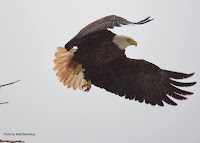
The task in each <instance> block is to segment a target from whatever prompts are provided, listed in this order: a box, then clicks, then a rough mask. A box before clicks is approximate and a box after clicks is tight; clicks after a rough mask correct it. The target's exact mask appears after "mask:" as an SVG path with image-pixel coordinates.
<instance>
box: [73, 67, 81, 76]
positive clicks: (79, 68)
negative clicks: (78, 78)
mask: <svg viewBox="0 0 200 143" xmlns="http://www.w3.org/2000/svg"><path fill="white" fill-rule="evenodd" d="M81 71H82V65H78V66H77V67H76V68H75V70H74V74H76V75H78V74H79V73H80V72H81Z"/></svg>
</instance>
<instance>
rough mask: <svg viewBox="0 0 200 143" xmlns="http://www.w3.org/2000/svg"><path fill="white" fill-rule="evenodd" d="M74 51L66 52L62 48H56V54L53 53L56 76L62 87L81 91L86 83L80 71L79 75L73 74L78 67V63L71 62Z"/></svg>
mask: <svg viewBox="0 0 200 143" xmlns="http://www.w3.org/2000/svg"><path fill="white" fill-rule="evenodd" d="M74 52H76V49H71V50H70V51H67V50H66V49H65V48H63V47H58V48H57V52H56V53H55V59H54V63H55V67H54V70H55V71H56V76H57V77H58V78H59V81H60V82H62V83H63V85H64V86H67V87H68V88H73V89H74V90H76V89H80V90H82V89H83V85H84V84H86V83H87V81H86V80H85V79H84V74H83V71H84V69H81V70H80V72H79V74H75V73H74V71H75V69H76V68H77V67H78V66H79V64H78V63H76V62H74V61H72V57H73V56H74Z"/></svg>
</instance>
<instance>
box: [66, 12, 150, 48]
mask: <svg viewBox="0 0 200 143" xmlns="http://www.w3.org/2000/svg"><path fill="white" fill-rule="evenodd" d="M152 20H153V19H150V17H147V18H145V19H144V20H141V21H139V22H131V21H128V20H126V19H124V18H122V17H119V16H116V15H109V16H106V17H103V18H101V19H99V20H96V21H94V22H92V23H90V24H89V25H87V26H86V27H84V28H83V29H82V30H81V31H80V32H79V33H78V34H77V35H76V36H74V37H73V38H72V39H71V40H70V41H69V42H68V43H67V44H66V45H65V48H66V49H67V50H70V49H71V48H73V46H74V45H75V43H76V42H77V41H76V40H78V39H80V38H83V37H84V36H86V35H87V34H90V33H94V32H97V31H100V30H106V29H108V28H114V27H115V26H117V27H120V26H121V25H129V24H131V25H140V24H145V23H147V22H149V21H152Z"/></svg>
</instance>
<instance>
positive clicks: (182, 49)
mask: <svg viewBox="0 0 200 143" xmlns="http://www.w3.org/2000/svg"><path fill="white" fill-rule="evenodd" d="M199 6H200V1H197V0H190V1H189V0H187V1H186V0H174V1H165V2H164V1H160V0H151V1H149V0H137V1H136V0H120V1H117V0H112V1H108V0H99V1H94V0H91V1H89V0H73V1H68V0H56V1H55V0H54V1H53V0H34V1H33V0H32V1H30V0H1V1H0V71H1V74H0V84H5V83H8V82H12V81H15V80H21V81H20V82H18V83H16V84H14V85H11V86H7V87H3V88H1V89H0V102H7V101H8V102H9V104H6V105H0V139H10V140H11V139H12V140H25V141H26V143H55V142H65V143H67V142H69V143H133V142H135V143H147V142H149V143H160V142H162V143H177V142H178V143H188V142H191V143H198V142H200V136H199V133H200V123H199V121H200V112H199V110H200V104H199V102H200V88H199V87H200V86H199V83H197V84H196V85H195V86H194V87H191V88H187V90H189V91H192V92H194V95H192V96H190V97H189V98H188V100H186V101H177V100H175V101H176V102H177V103H178V106H176V107H173V106H169V105H166V104H165V107H158V106H151V105H146V104H144V103H138V102H136V101H129V100H126V99H124V98H122V97H119V96H116V95H115V94H112V93H109V92H106V91H105V90H104V89H100V88H98V87H95V86H92V89H91V90H90V92H89V93H86V92H83V91H78V90H77V91H74V90H72V89H67V88H66V87H64V86H63V85H62V84H61V83H59V81H58V78H57V77H56V73H55V72H54V71H53V67H54V63H53V60H54V53H55V52H56V48H57V47H58V46H64V45H65V43H66V42H68V41H69V40H70V39H71V38H72V37H73V36H74V35H75V34H77V32H79V30H81V29H82V28H83V27H84V26H86V25H87V24H89V23H90V22H93V21H94V20H97V19H99V18H101V17H104V16H107V15H110V14H115V15H118V16H121V17H124V18H126V19H128V20H130V21H140V20H142V19H144V18H146V17H148V16H152V18H154V21H152V22H149V23H147V24H144V25H138V26H124V27H123V28H116V29H114V30H113V32H115V33H117V34H120V35H126V36H130V37H132V38H133V39H135V40H136V41H137V42H138V47H137V48H135V47H134V46H130V47H129V48H128V49H127V51H126V54H127V55H128V57H131V58H137V59H145V60H147V61H149V62H152V63H154V64H156V65H157V66H159V67H160V68H163V69H168V70H173V71H179V72H185V73H192V72H195V73H196V74H195V75H194V76H193V77H192V78H190V79H188V80H187V81H197V82H200V80H199V79H200V67H199V61H200V57H199V53H200V50H199V48H200V47H199V44H200V40H199V37H200V35H199V33H200V28H199V25H200V20H199V13H200V10H199ZM5 133H33V134H35V136H31V135H29V136H11V135H5Z"/></svg>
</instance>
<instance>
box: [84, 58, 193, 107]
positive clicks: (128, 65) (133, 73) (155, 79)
mask: <svg viewBox="0 0 200 143" xmlns="http://www.w3.org/2000/svg"><path fill="white" fill-rule="evenodd" d="M192 75H193V74H184V73H178V72H172V71H166V70H162V69H160V68H159V67H157V66H155V65H153V64H152V63H149V62H147V61H144V60H134V59H128V58H122V59H118V60H114V61H112V62H110V63H108V64H107V65H104V66H102V67H98V68H96V69H95V68H94V69H93V71H92V72H91V71H87V70H86V71H85V76H86V77H88V78H89V79H90V80H91V81H92V83H93V84H94V85H96V86H98V87H101V88H104V89H106V90H107V91H110V92H112V93H115V94H117V95H119V96H125V98H128V99H130V100H133V99H135V100H138V101H139V102H143V101H145V103H147V104H149V103H150V104H151V105H156V104H158V105H160V106H164V105H163V101H164V102H166V103H168V104H171V105H177V104H176V103H175V102H174V101H173V100H171V99H170V98H169V97H168V96H171V97H173V98H175V99H179V100H184V99H186V97H184V95H191V94H193V93H191V92H188V91H184V90H181V89H179V88H178V87H188V86H192V85H194V84H195V83H196V82H190V83H183V82H178V81H175V80H173V79H183V78H188V77H190V76H192Z"/></svg>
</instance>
